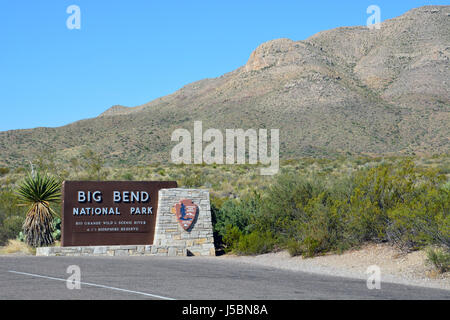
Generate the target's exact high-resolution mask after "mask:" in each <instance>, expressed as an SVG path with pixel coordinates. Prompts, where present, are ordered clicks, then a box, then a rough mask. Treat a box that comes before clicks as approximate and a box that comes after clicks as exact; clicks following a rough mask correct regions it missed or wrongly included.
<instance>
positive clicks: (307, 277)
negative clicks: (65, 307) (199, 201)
mask: <svg viewBox="0 0 450 320" xmlns="http://www.w3.org/2000/svg"><path fill="white" fill-rule="evenodd" d="M72 265H75V266H78V267H79V270H80V275H81V279H80V280H79V285H80V289H68V288H67V279H68V278H69V277H70V276H71V275H72V273H67V268H68V267H69V266H72ZM0 299H3V300H4V299H45V300H48V299H50V300H52V299H83V300H86V299H87V300H92V299H127V300H128V299H163V300H169V299H177V300H178V299H183V300H185V299H189V300H197V299H199V300H215V299H218V300H241V299H242V300H277V299H287V300H296V299H446V300H449V299H450V291H448V290H438V289H429V288H422V287H414V286H404V285H398V284H390V283H383V282H382V283H381V289H380V290H376V289H374V290H369V289H367V286H366V281H364V280H357V279H348V278H341V277H330V276H322V275H316V274H309V273H303V272H294V271H285V270H280V269H275V268H268V267H262V266H253V265H246V264H242V263H238V262H235V261H224V260H222V259H216V258H213V257H210V258H201V257H174V258H169V257H31V256H30V257H28V256H25V257H24V256H22V257H19V256H2V257H0Z"/></svg>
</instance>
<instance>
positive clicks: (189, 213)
mask: <svg viewBox="0 0 450 320" xmlns="http://www.w3.org/2000/svg"><path fill="white" fill-rule="evenodd" d="M172 212H173V213H174V214H175V215H176V217H177V220H178V222H179V223H180V225H181V227H182V228H183V229H184V230H186V231H187V230H189V228H191V226H192V224H193V223H194V222H195V220H196V219H197V215H198V206H197V205H196V204H195V203H193V202H192V200H190V199H183V200H180V202H178V203H177V204H176V205H175V206H174V207H173V208H172Z"/></svg>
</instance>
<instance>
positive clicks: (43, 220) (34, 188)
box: [17, 172, 61, 247]
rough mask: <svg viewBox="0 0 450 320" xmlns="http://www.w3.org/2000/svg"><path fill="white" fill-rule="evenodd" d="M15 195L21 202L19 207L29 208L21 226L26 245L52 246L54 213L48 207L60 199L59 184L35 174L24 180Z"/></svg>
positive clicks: (54, 179)
mask: <svg viewBox="0 0 450 320" xmlns="http://www.w3.org/2000/svg"><path fill="white" fill-rule="evenodd" d="M17 193H18V195H19V198H20V199H21V201H23V203H22V204H21V205H23V206H28V207H29V209H28V211H27V215H26V218H25V222H24V224H23V232H24V235H25V241H26V243H27V244H28V245H30V246H33V247H40V246H46V245H51V244H53V243H54V238H53V235H52V233H53V231H54V230H53V229H54V228H53V223H52V222H53V218H54V217H55V216H56V213H55V212H54V211H53V209H52V208H51V207H50V205H51V204H52V203H55V202H59V200H60V198H61V184H60V182H59V181H58V180H57V179H56V178H54V177H51V176H48V175H47V174H44V175H41V174H40V173H39V172H37V173H35V174H30V175H28V176H27V177H26V178H25V180H24V181H23V183H22V184H21V185H20V186H19V189H18V191H17Z"/></svg>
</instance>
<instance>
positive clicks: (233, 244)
mask: <svg viewBox="0 0 450 320" xmlns="http://www.w3.org/2000/svg"><path fill="white" fill-rule="evenodd" d="M241 236H242V231H241V230H239V228H238V227H236V226H232V225H230V224H228V225H227V226H226V227H225V232H224V235H223V243H224V245H225V248H224V249H225V252H231V251H233V250H235V249H237V247H238V245H239V239H240V238H241Z"/></svg>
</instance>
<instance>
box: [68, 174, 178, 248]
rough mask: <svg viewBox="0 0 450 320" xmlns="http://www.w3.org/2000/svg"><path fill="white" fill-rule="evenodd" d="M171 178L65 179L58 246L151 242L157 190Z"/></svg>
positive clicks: (170, 183) (169, 184) (167, 185)
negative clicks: (149, 179)
mask: <svg viewBox="0 0 450 320" xmlns="http://www.w3.org/2000/svg"><path fill="white" fill-rule="evenodd" d="M176 187H177V183H176V182H174V181H65V182H64V183H63V188H62V192H63V203H62V206H63V212H62V219H61V231H62V233H61V245H62V246H63V247H67V246H95V245H131V244H133V245H134V244H152V243H153V236H154V232H155V224H156V212H157V206H158V191H159V190H160V189H166V188H176Z"/></svg>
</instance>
